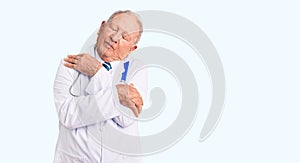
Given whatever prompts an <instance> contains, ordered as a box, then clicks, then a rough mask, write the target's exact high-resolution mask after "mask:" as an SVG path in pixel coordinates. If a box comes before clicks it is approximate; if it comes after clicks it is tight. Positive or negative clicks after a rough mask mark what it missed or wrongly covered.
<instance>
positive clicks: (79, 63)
mask: <svg viewBox="0 0 300 163" xmlns="http://www.w3.org/2000/svg"><path fill="white" fill-rule="evenodd" d="M64 61H65V64H64V65H65V66H66V67H68V68H73V69H75V70H77V71H79V72H81V73H83V74H85V75H88V76H94V75H95V74H96V73H97V71H98V70H99V69H100V68H101V67H102V64H101V63H100V62H99V61H98V60H97V59H96V58H94V57H92V56H91V55H89V54H78V55H68V56H67V57H66V58H65V59H64Z"/></svg>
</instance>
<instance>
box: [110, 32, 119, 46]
mask: <svg viewBox="0 0 300 163" xmlns="http://www.w3.org/2000/svg"><path fill="white" fill-rule="evenodd" d="M119 37H120V36H119V34H118V33H117V32H116V33H114V34H112V35H110V40H111V41H112V42H113V43H115V44H116V43H118V40H119Z"/></svg>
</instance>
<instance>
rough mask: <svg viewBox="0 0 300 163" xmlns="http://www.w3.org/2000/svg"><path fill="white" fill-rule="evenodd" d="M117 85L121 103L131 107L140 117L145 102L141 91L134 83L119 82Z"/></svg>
mask: <svg viewBox="0 0 300 163" xmlns="http://www.w3.org/2000/svg"><path fill="white" fill-rule="evenodd" d="M116 87H117V91H118V96H119V101H120V103H121V104H122V105H124V106H127V107H128V108H130V109H131V110H132V112H133V113H134V115H135V116H136V117H138V115H139V113H140V112H141V111H142V106H143V104H144V103H143V99H142V97H141V95H140V93H139V92H138V91H137V89H136V88H134V86H133V84H130V85H127V84H118V85H116Z"/></svg>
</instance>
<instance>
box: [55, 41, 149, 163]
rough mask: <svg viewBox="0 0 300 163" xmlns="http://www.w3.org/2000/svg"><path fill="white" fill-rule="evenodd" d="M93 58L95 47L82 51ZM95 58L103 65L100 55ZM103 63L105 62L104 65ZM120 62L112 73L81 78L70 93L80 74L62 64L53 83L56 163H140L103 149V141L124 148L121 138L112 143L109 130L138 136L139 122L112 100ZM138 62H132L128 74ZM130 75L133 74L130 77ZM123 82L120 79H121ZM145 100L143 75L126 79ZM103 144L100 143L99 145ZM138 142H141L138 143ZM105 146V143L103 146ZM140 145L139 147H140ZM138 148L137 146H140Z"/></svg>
mask: <svg viewBox="0 0 300 163" xmlns="http://www.w3.org/2000/svg"><path fill="white" fill-rule="evenodd" d="M83 52H86V53H88V54H91V55H95V54H94V45H92V46H89V47H88V48H87V49H86V50H83ZM95 56H96V58H97V59H98V60H99V61H101V59H100V58H99V56H98V55H95ZM101 62H103V61H101ZM119 63H120V62H119V61H116V62H112V63H111V64H112V67H113V68H112V70H110V71H107V70H106V69H105V68H104V67H102V68H101V69H100V70H99V71H98V72H97V73H96V74H95V75H94V76H93V77H88V76H86V75H83V74H80V76H79V78H78V80H77V81H76V82H75V84H74V85H73V87H72V89H71V91H72V93H73V94H75V95H80V96H79V97H74V96H72V95H71V94H70V92H69V89H70V86H71V85H72V83H73V81H74V80H75V78H76V77H77V74H78V72H77V71H75V70H73V69H70V68H67V67H65V66H64V65H63V61H61V63H60V65H59V67H58V71H57V74H56V78H55V82H54V99H55V106H56V111H57V115H58V119H59V136H58V141H57V145H56V151H55V157H54V163H127V162H128V163H141V162H142V159H141V158H139V157H134V156H127V155H124V154H121V153H117V152H113V151H110V150H108V149H107V148H104V146H103V145H102V144H101V143H99V142H101V141H114V142H117V143H120V145H121V144H122V141H126V140H122V137H120V138H118V140H110V133H109V132H110V131H109V129H108V128H109V127H108V126H113V128H115V129H116V130H117V131H119V132H122V133H125V134H131V135H138V124H137V121H135V120H132V119H129V118H128V117H126V116H124V114H123V113H122V112H120V111H119V110H118V109H117V107H118V106H119V101H118V100H115V99H114V98H113V91H114V89H113V88H114V87H115V86H114V85H113V84H112V80H113V79H112V76H113V74H114V73H115V71H114V70H115V69H114V68H116V67H117V65H118V64H119ZM139 65H140V64H139V62H138V61H136V60H134V59H132V60H131V61H130V65H129V74H128V76H130V74H133V73H132V72H134V67H135V68H136V67H139ZM130 72H131V73H130ZM120 79H121V76H120ZM127 80H129V81H128V83H133V84H134V86H135V87H136V88H137V90H138V91H139V93H140V94H141V95H142V98H143V100H145V96H146V92H147V76H146V73H145V72H144V71H140V72H139V73H136V74H135V75H134V76H133V77H132V78H131V77H130V78H129V77H127ZM123 109H124V108H123ZM99 140H100V141H99ZM137 142H138V141H137ZM103 143H105V142H103ZM137 144H138V143H137ZM137 144H135V146H137Z"/></svg>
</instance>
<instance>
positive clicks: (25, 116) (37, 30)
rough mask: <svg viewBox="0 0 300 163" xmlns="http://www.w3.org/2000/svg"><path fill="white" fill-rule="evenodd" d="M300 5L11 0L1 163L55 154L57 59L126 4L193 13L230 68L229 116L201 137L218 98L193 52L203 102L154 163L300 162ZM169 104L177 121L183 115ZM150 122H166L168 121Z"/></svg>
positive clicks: (0, 6) (3, 35) (4, 32)
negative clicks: (180, 136)
mask: <svg viewBox="0 0 300 163" xmlns="http://www.w3.org/2000/svg"><path fill="white" fill-rule="evenodd" d="M299 8H300V4H299V2H298V1H296V0H294V1H292V0H285V1H283V0H281V1H268V0H252V1H238V0H236V1H234V0H227V1H221V0H211V1H205V2H204V1H197V2H196V1H190V0H181V1H179V0H162V1H161V0H151V1H150V0H149V1H146V0H144V1H137V0H136V1H132V0H127V1H114V2H112V1H107V2H105V3H103V2H100V1H99V0H98V1H95V0H94V1H88V0H87V1H71V0H68V1H58V0H52V1H50V0H49V1H37V0H36V1H34V0H27V1H21V0H12V1H3V0H2V1H1V2H0V21H1V26H0V29H1V30H0V43H1V44H0V45H1V46H0V49H1V51H0V52H1V58H0V73H1V74H2V77H1V84H0V90H1V106H0V108H1V109H0V123H1V137H0V144H1V145H0V153H1V157H0V162H31V163H41V162H52V160H53V155H54V149H55V144H56V139H57V135H58V119H57V116H56V112H55V107H54V102H53V94H52V85H53V80H54V75H55V73H56V69H57V65H58V62H59V61H60V59H61V58H63V57H64V56H65V55H66V54H69V53H78V52H79V50H80V48H81V46H82V45H83V43H84V42H85V40H86V39H87V38H88V37H89V36H90V34H91V33H92V32H94V30H95V29H96V28H97V26H98V25H99V24H100V22H101V21H102V20H103V19H106V18H107V17H108V16H109V15H110V14H111V13H112V12H113V11H115V10H119V9H131V10H134V11H138V10H147V9H151V10H153V9H155V10H163V11H170V12H173V13H177V14H179V15H181V16H184V17H186V18H188V19H190V20H191V21H193V22H194V23H196V24H197V25H198V26H199V27H200V28H202V30H203V31H204V32H205V33H206V34H207V35H208V36H209V38H210V39H211V41H212V42H213V43H214V45H215V47H216V48H217V50H218V52H219V55H220V58H221V60H222V62H223V65H224V70H225V75H226V82H227V97H226V105H225V110H224V113H223V116H222V119H221V121H220V124H219V125H218V126H217V128H216V130H215V132H214V133H213V134H212V135H211V137H209V139H207V140H206V141H205V142H202V143H200V142H198V141H197V140H198V138H199V134H200V130H201V127H202V125H203V121H204V118H205V116H206V113H207V110H205V106H206V107H208V106H209V99H210V96H211V94H210V92H209V81H208V77H207V74H205V71H204V69H205V68H204V67H203V65H201V60H199V63H200V64H199V65H197V63H198V62H196V59H195V60H192V59H191V58H186V60H187V61H188V60H190V61H191V62H196V63H194V64H193V63H192V65H191V67H193V69H196V70H194V71H195V73H197V74H199V76H198V77H197V82H198V83H199V85H200V86H199V87H200V89H199V90H200V91H199V92H200V97H199V99H200V101H201V102H202V103H201V104H200V106H203V107H202V108H203V109H202V110H200V111H199V115H198V119H197V120H196V122H195V124H194V126H193V127H192V128H191V130H190V132H189V133H188V134H187V135H186V136H185V137H184V139H183V140H181V141H180V142H179V143H178V144H177V145H176V146H174V147H172V148H171V149H169V150H168V151H165V152H162V153H160V154H157V155H153V156H147V157H145V159H144V161H145V163H150V162H157V163H165V162H184V161H185V162H187V161H189V162H204V163H220V162H231V163H241V162H243V163H246V162H249V163H253V162H261V163H263V162H274V163H275V162H276V163H277V162H278V163H281V162H289V163H293V162H299V161H300V156H299V151H300V140H299V137H300V127H299V124H300V118H299V115H300V111H299V109H300V107H299V106H300V104H299V97H300V93H299V92H300V86H299V83H300V77H299V70H300V64H299V63H298V62H299V61H300V57H299V54H300V53H299V52H300V49H299V43H300V32H299V29H300V22H299V15H300V10H299ZM178 25H179V26H184V24H182V25H180V24H178ZM145 36H147V34H146V35H145ZM151 37H152V36H151V35H149V33H148V36H147V37H145V38H143V39H144V43H142V41H143V40H141V46H142V47H143V46H147V45H151V44H150V43H151V42H150V39H149V38H151ZM157 37H163V39H166V40H168V39H170V38H168V37H167V36H157ZM147 38H148V39H147ZM152 41H153V40H152ZM173 41H174V42H176V40H173ZM153 44H154V43H153ZM170 45H171V44H170V43H169V44H168V45H166V46H168V47H169V48H172V46H170ZM182 46H184V45H182ZM173 48H174V49H175V50H176V47H175V46H174V47H173ZM178 53H180V54H179V55H181V56H183V57H184V53H183V52H180V51H178ZM162 74H163V72H162ZM165 76H166V79H168V80H170V81H169V82H170V83H172V84H175V85H176V83H175V82H174V81H172V78H171V77H168V76H167V75H165ZM168 80H165V81H166V82H167V81H168ZM161 84H162V86H163V85H164V84H165V83H164V82H162V83H161ZM201 88H203V89H201ZM168 95H170V98H171V99H170V100H172V95H171V93H170V94H169V93H168ZM170 105H172V104H170ZM168 111H169V112H170V116H173V117H170V118H169V119H170V120H172V118H174V116H176V115H173V114H171V113H172V111H170V109H169V110H168ZM166 112H167V110H166ZM162 116H166V117H168V114H166V113H164V115H162ZM163 119H166V118H163ZM161 122H163V121H161ZM149 123H154V124H155V125H154V126H164V127H167V123H168V122H166V123H157V122H149ZM160 124H161V125H160ZM142 126H143V125H142ZM144 127H148V128H149V130H145V128H143V130H144V131H142V132H143V133H145V134H147V133H155V132H157V131H159V130H162V129H163V127H162V128H155V127H152V128H150V127H151V125H147V124H144ZM156 129H157V130H156ZM192 160H193V161H192Z"/></svg>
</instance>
